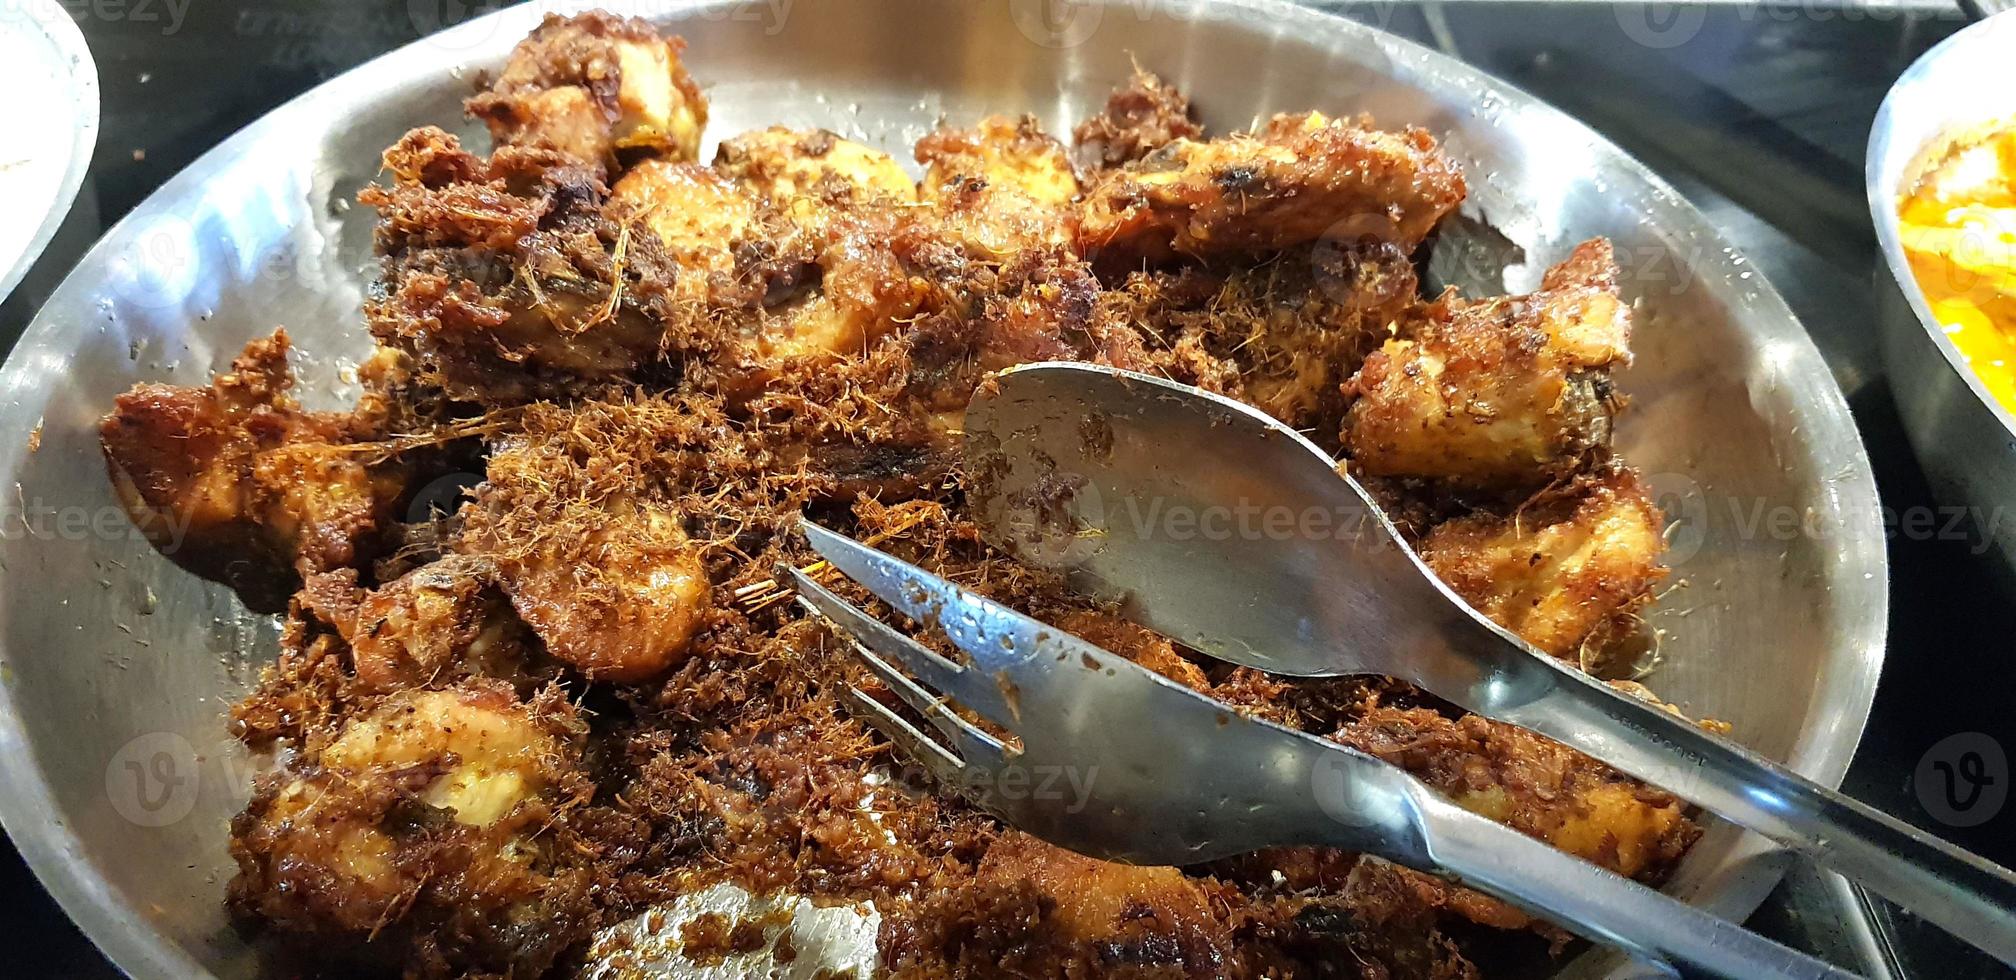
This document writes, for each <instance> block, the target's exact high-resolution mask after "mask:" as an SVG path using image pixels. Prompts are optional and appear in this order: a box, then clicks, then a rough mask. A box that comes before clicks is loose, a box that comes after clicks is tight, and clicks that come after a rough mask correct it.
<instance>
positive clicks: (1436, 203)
mask: <svg viewBox="0 0 2016 980" xmlns="http://www.w3.org/2000/svg"><path fill="white" fill-rule="evenodd" d="M1463 195H1464V184H1463V175H1462V174H1461V173H1459V172H1458V171H1457V170H1456V168H1455V166H1454V165H1453V164H1451V163H1450V161H1449V159H1448V158H1447V157H1444V156H1443V155H1442V154H1441V152H1440V150H1439V149H1438V148H1437V146H1436V144H1435V140H1434V138H1433V137H1431V136H1429V135H1428V134H1427V133H1426V132H1423V131H1421V130H1418V129H1412V130H1407V131H1406V132H1403V133H1389V132H1383V131H1380V130H1376V129H1371V128H1368V127H1367V126H1364V125H1358V124H1353V123H1347V122H1343V121H1340V120H1332V119H1328V118H1326V117H1324V116H1323V114H1321V113H1313V112H1312V113H1308V114H1306V115H1301V116H1280V117H1276V118H1275V119H1274V120H1273V121H1272V122H1271V123H1270V124H1269V125H1268V126H1267V128H1266V129H1265V130H1263V131H1261V132H1260V133H1257V134H1254V135H1247V136H1232V137H1224V138H1220V139H1215V140H1208V141H1203V142H1199V141H1197V140H1191V139H1179V140H1176V141H1174V142H1171V143H1169V144H1167V145H1165V146H1163V147H1161V148H1160V149H1158V150H1156V151H1155V152H1154V153H1152V154H1150V155H1148V156H1146V157H1144V158H1142V159H1140V160H1137V161H1135V162H1134V163H1131V164H1129V165H1127V166H1126V167H1124V168H1121V169H1119V170H1114V171H1111V172H1108V173H1107V174H1105V175H1104V176H1103V177H1101V178H1100V180H1099V181H1098V182H1097V183H1096V184H1094V185H1092V186H1091V187H1090V188H1088V189H1087V190H1086V192H1085V199H1084V201H1083V202H1082V203H1081V204H1080V205H1079V212H1078V246H1079V248H1080V249H1081V250H1083V252H1084V253H1085V255H1086V256H1087V257H1089V258H1091V259H1092V261H1093V262H1094V264H1096V265H1098V266H1099V267H1100V268H1102V269H1111V270H1119V271H1126V270H1130V269H1135V268H1139V267H1141V266H1143V265H1154V264H1159V263H1164V262H1168V261H1170V260H1172V259H1175V258H1178V257H1188V258H1192V259H1202V260H1208V259H1213V258H1217V257H1221V256H1230V255H1252V254H1255V253H1265V252H1273V251H1279V250H1281V249H1286V248H1292V247H1294V246H1296V245H1305V244H1308V243H1310V242H1315V241H1319V240H1322V241H1330V242H1335V243H1338V244H1339V245H1340V246H1341V247H1353V246H1357V245H1363V244H1377V243H1386V244H1391V245H1395V246H1397V247H1399V248H1400V249H1401V250H1402V251H1403V252H1412V251H1413V250H1414V247H1415V246H1416V245H1419V244H1420V243H1421V240H1422V239H1423V238H1425V237H1427V235H1428V232H1429V230H1430V229H1432V228H1434V227H1435V224H1436V222H1438V221H1440V220H1442V216H1443V215H1445V214H1448V213H1449V212H1450V211H1452V210H1454V209H1455V207H1456V205H1457V204H1458V203H1460V202H1461V201H1462V200H1463Z"/></svg>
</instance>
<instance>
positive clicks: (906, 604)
mask: <svg viewBox="0 0 2016 980" xmlns="http://www.w3.org/2000/svg"><path fill="white" fill-rule="evenodd" d="M799 526H800V527H802V528H803V529H804V531H805V537H806V538H807V539H808V540H809V541H811V543H812V548H813V550H814V551H817V552H819V554H820V555H821V556H822V557H824V558H825V559H826V560H827V561H828V562H830V563H831V564H832V565H833V567H834V568H837V569H839V570H840V571H841V572H843V573H845V574H846V575H847V577H848V578H851V579H853V580H854V581H856V582H859V583H861V584H862V585H863V586H865V587H866V588H867V589H868V591H870V592H873V593H875V595H876V596H878V597H879V598H881V599H882V601H884V602H887V603H888V604H889V605H890V606H891V607H892V608H894V609H895V610H896V611H898V612H900V613H902V614H904V615H905V616H908V617H910V618H911V619H914V620H917V621H918V622H920V623H927V624H930V625H933V626H936V627H938V628H939V629H941V630H943V631H944V632H945V636H946V637H947V638H948V639H950V640H951V641H952V645H953V646H956V647H958V648H959V649H960V650H962V651H965V653H966V655H967V656H969V657H971V658H973V665H972V666H971V667H963V668H961V675H962V676H963V677H964V678H987V679H988V681H989V682H988V683H972V682H970V681H968V682H966V683H965V684H964V686H963V687H956V688H955V687H953V686H951V685H946V689H947V690H948V691H951V692H952V693H953V694H954V695H955V696H956V697H958V698H959V700H960V701H962V702H965V703H967V704H969V705H972V707H973V709H974V710H975V711H979V712H980V714H981V715H982V716H983V717H985V718H986V719H987V720H988V721H991V722H994V723H995V724H997V725H1000V726H1002V727H1004V728H1007V729H1009V730H1010V731H1015V730H1016V723H1017V722H1018V721H1019V720H1020V714H1021V707H1020V698H1019V695H1018V696H1017V699H1016V703H1013V704H1011V703H1008V701H1007V700H1006V697H1005V696H1004V695H1003V694H1002V685H1004V684H1005V685H1013V687H1014V689H1015V690H1017V691H1020V690H1021V689H1022V688H1023V687H1025V684H1024V682H1025V681H1037V680H1040V679H1041V674H1040V673H1038V672H1040V671H1042V670H1043V669H1044V668H1046V667H1047V666H1048V661H1052V660H1055V661H1059V662H1069V663H1074V664H1082V665H1083V666H1085V667H1090V668H1094V669H1097V670H1102V671H1105V672H1107V673H1109V674H1111V673H1114V672H1116V671H1117V672H1123V673H1128V674H1136V675H1139V676H1140V677H1142V678H1145V679H1146V680H1148V681H1149V682H1150V683H1156V684H1161V685H1164V686H1169V687H1174V688H1176V689H1177V690H1179V691H1187V690H1188V689H1187V688H1184V687H1182V686H1181V685H1179V684H1177V683H1176V682H1175V681H1172V680H1169V679H1168V678H1165V677H1163V676H1162V675H1160V674H1157V673H1155V672H1154V671H1151V670H1148V669H1146V668H1143V667H1141V666H1139V665H1137V664H1135V663H1134V662H1133V661H1131V660H1128V659H1127V658H1125V657H1122V656H1120V655H1118V654H1115V653H1111V652H1109V651H1106V650H1103V649H1100V648H1099V647H1098V646H1095V645H1093V644H1091V643H1087V642H1086V641H1084V640H1081V639H1079V638H1078V637H1075V636H1072V635H1071V634H1069V633H1066V632H1064V631H1063V630H1060V629H1057V628H1056V627H1054V626H1051V625H1049V624H1047V623H1044V622H1042V621H1040V620H1037V619H1033V618H1031V617H1029V616H1025V615H1023V614H1021V613H1019V612H1016V611H1015V610H1013V609H1010V608H1008V607H1007V606H1004V605H1002V604H1000V603H998V602H995V601H993V600H992V599H988V598H986V597H984V596H982V595H979V594H978V593H975V592H970V591H968V590H966V589H962V588H960V587H959V586H957V585H954V584H952V583H951V582H948V581H946V580H944V579H942V578H939V577H938V576H936V575H933V574H931V573H930V572H927V571H924V570H923V569H921V568H918V567H916V566H915V565H911V564H909V563H907V562H905V561H903V560H902V559H899V558H895V557H892V556H890V555H886V554H883V553H882V552H880V551H876V550H875V549H873V548H870V547H869V546H867V545H865V544H862V543H861V542H859V541H855V540H854V539H852V538H849V537H847V536H845V535H843V534H839V533H837V532H834V531H829V530H827V529H825V528H823V527H820V526H819V525H817V524H814V523H812V522H811V521H808V520H804V519H802V518H801V519H800V520H799ZM829 594H830V593H829ZM869 622H874V623H875V624H876V625H877V626H881V625H882V624H881V623H879V622H877V621H875V620H869ZM883 628H884V629H885V630H887V627H883ZM888 632H889V633H891V635H894V636H897V637H899V638H900V637H901V636H902V634H900V633H896V632H895V631H893V630H888ZM905 642H908V641H907V640H906V641H905ZM877 649H878V650H879V649H881V648H880V647H877ZM933 656H934V657H936V655H935V654H933ZM899 659H900V656H899ZM937 659H938V660H939V662H941V663H943V662H946V661H945V660H944V658H942V657H937ZM1039 662H1040V663H1039ZM905 666H909V664H908V663H907V662H906V663H905ZM920 676H921V675H920ZM925 679H926V680H927V681H929V680H931V679H930V678H925ZM976 687H978V688H985V690H986V693H987V694H989V695H991V703H992V704H994V705H998V706H999V710H1000V711H1001V713H1002V716H1001V717H996V716H995V715H994V714H992V713H990V712H989V711H988V710H987V709H986V708H984V707H983V706H982V705H980V704H977V703H974V701H973V700H971V699H969V698H968V696H967V689H968V688H976Z"/></svg>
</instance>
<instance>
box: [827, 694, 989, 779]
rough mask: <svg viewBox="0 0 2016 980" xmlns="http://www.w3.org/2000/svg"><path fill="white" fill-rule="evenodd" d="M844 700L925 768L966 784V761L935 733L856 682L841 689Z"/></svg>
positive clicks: (856, 716) (934, 773)
mask: <svg viewBox="0 0 2016 980" xmlns="http://www.w3.org/2000/svg"><path fill="white" fill-rule="evenodd" d="M840 702H841V703H842V704H845V705H846V706H847V711H848V713H849V714H852V715H853V716H854V717H855V718H856V719H858V720H859V721H861V723H863V724H865V725H867V726H868V727H870V728H873V729H875V730H876V731H878V732H881V733H882V737H883V738H886V739H888V740H889V741H891V742H893V743H895V745H896V748H897V749H899V750H901V751H902V752H903V754H904V755H905V756H907V757H909V758H910V759H913V760H915V761H916V762H918V763H919V764H921V765H923V767H924V768H926V769H929V770H931V775H932V776H934V777H936V778H937V779H938V780H939V781H940V782H942V783H944V784H945V785H947V786H953V787H959V786H963V785H964V784H965V781H966V763H965V762H964V761H963V760H961V759H960V758H959V757H958V756H956V755H953V754H952V750H950V749H948V748H946V747H944V746H943V745H939V744H938V743H937V741H935V740H934V739H932V738H931V736H929V735H926V734H924V733H923V732H920V731H918V730H917V726H916V725H912V724H910V722H909V721H908V720H907V719H905V718H904V717H903V716H902V715H899V714H897V713H896V712H894V711H891V710H889V706H888V705H885V704H883V703H882V702H880V701H877V700H875V699H874V698H873V697H870V696H869V695H868V694H867V693H866V692H864V691H862V690H861V689H860V688H858V687H855V686H854V685H852V684H849V685H847V686H846V687H844V688H842V689H841V690H840Z"/></svg>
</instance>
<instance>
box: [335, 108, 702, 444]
mask: <svg viewBox="0 0 2016 980" xmlns="http://www.w3.org/2000/svg"><path fill="white" fill-rule="evenodd" d="M385 167H386V169H387V170H388V171H390V172H391V174H392V176H393V183H392V184H391V185H390V186H388V187H375V186H374V187H368V188H365V190H364V191H363V192H362V193H360V194H359V195H358V198H359V200H361V201H363V202H364V203H366V204H368V205H371V206H372V207H375V208H377V209H378V212H379V223H378V231H377V245H378V251H379V254H380V255H381V256H382V257H383V258H382V280H383V283H382V285H381V286H380V287H379V288H378V289H377V290H376V291H375V295H374V297H373V299H372V300H371V301H370V302H368V303H366V304H365V313H366V316H367V318H368V319H369V321H370V325H371V331H372V333H373V335H375V336H376V337H377V338H378V340H379V342H380V343H382V344H384V345H386V346H388V347H392V348H395V349H399V350H403V351H407V352H409V353H410V354H411V356H412V357H413V359H414V361H415V363H416V365H417V366H418V370H419V372H420V374H421V375H422V377H423V378H425V379H426V380H427V381H428V382H429V383H432V384H436V385H438V386H440V387H441V388H442V389H443V390H444V391H445V392H446V393H447V394H448V395H449V396H451V397H454V398H457V399H462V400H466V401H472V402H477V403H481V404H486V405H494V404H512V403H516V402H519V401H523V400H525V399H528V398H533V397H540V396H544V395H553V394H565V393H569V392H572V391H575V390H578V389H580V388H582V387H585V386H593V385H595V384H600V383H606V382H608V381H612V380H622V379H628V378H632V377H635V376H637V375H638V374H640V373H641V372H643V371H644V370H645V369H646V368H648V367H650V366H653V365H655V364H657V363H658V362H660V361H661V359H662V358H663V355H664V354H665V352H666V351H667V350H670V349H678V348H683V346H684V345H686V344H688V343H690V342H691V340H692V337H691V336H690V334H686V333H680V332H679V331H678V330H677V329H676V327H677V325H678V324H682V323H686V322H687V321H685V320H682V319H681V318H680V317H679V316H678V315H677V312H678V311H677V304H676V303H675V298H676V292H675V284H676V283H677V281H678V280H679V279H680V278H681V277H682V276H683V275H687V274H688V273H686V272H683V271H682V270H681V268H680V265H679V256H677V255H675V254H672V253H670V252H668V250H667V249H666V247H665V246H663V245H662V244H661V243H660V242H659V240H658V237H657V236H656V235H651V234H636V233H626V229H628V228H629V227H630V224H629V223H626V222H619V221H615V220H610V219H609V216H607V215H605V214H604V212H603V207H604V203H605V198H606V197H607V194H608V191H607V188H605V187H604V186H603V185H602V183H601V181H600V180H599V178H598V177H597V176H596V174H595V173H594V172H593V171H591V170H589V169H587V168H584V167H582V166H580V165H578V164H574V163H570V162H569V161H568V160H567V159H566V158H563V157H560V156H558V155H556V154H554V153H553V152H552V151H550V150H526V149H519V148H512V147H505V148H503V149H500V150H499V151H498V152H497V153H496V154H494V155H493V156H492V157H490V158H489V159H487V160H486V159H484V158H482V157H478V156H476V155H474V154H471V153H469V152H467V151H466V150H464V149H463V148H462V145H461V143H460V141H459V140H457V139H456V138H455V137H454V136H451V135H449V134H448V133H446V132H443V131H441V130H439V129H435V128H433V127H423V128H421V129H416V130H413V131H412V132H410V133H407V134H406V135H405V137H403V138H402V139H401V140H400V141H399V142H398V143H397V144H396V145H394V146H393V147H392V148H391V149H389V150H387V151H385ZM619 216H620V217H625V218H628V217H633V216H634V215H633V214H632V212H631V211H628V210H626V211H623V212H620V213H619ZM707 271H708V270H707V269H705V268H704V267H703V268H700V269H698V270H696V271H695V272H693V273H691V274H694V275H702V276H704V275H705V274H706V272H707ZM668 331H670V332H669V333H668Z"/></svg>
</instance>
